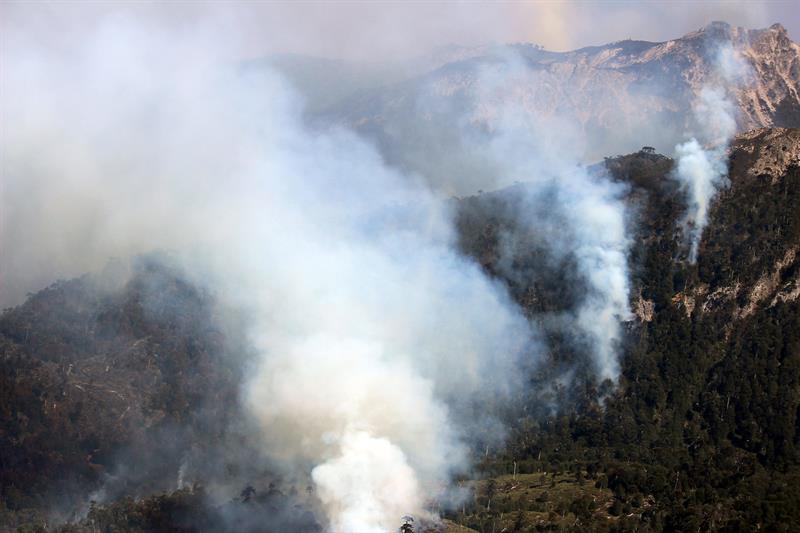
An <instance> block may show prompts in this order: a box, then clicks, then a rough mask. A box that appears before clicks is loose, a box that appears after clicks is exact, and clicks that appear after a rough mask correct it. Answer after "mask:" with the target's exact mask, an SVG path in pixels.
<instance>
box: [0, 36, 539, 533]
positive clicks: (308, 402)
mask: <svg viewBox="0 0 800 533" xmlns="http://www.w3.org/2000/svg"><path fill="white" fill-rule="evenodd" d="M84 39H85V40H84V42H83V45H82V46H81V47H79V48H77V49H70V50H63V51H62V50H46V49H42V48H40V47H39V46H37V43H36V42H33V41H32V40H30V39H28V38H27V37H26V35H25V34H24V33H23V32H18V33H12V34H11V35H7V36H5V43H6V46H5V47H4V51H3V63H4V74H3V76H4V83H3V84H4V94H3V98H2V116H3V123H4V124H5V125H6V126H5V127H4V129H3V139H2V145H3V155H2V157H3V161H2V167H3V188H4V196H3V207H4V208H3V225H2V242H3V247H4V252H3V265H2V268H3V279H4V283H5V286H4V291H5V296H7V297H14V296H16V294H15V290H16V291H19V290H22V291H24V290H26V289H32V288H35V287H36V284H37V283H42V282H44V280H48V278H49V279H52V278H53V277H55V276H56V275H63V276H70V275H74V274H78V273H81V272H84V271H86V270H90V269H92V268H97V267H98V266H100V265H102V264H103V263H104V262H105V261H106V260H107V258H108V257H110V256H123V257H124V256H129V255H131V254H135V253H138V252H146V251H149V250H152V249H154V248H166V249H170V250H173V251H174V252H175V253H176V254H177V256H178V257H179V258H180V259H181V260H182V261H183V262H184V264H185V267H186V269H187V271H188V272H190V273H191V274H192V275H193V276H195V278H196V280H198V281H199V282H201V283H204V284H207V285H209V286H211V287H213V288H214V289H215V291H216V293H217V294H219V295H220V298H221V299H222V300H223V301H224V303H225V304H226V305H228V306H235V307H236V308H239V309H246V310H247V311H248V313H249V316H250V317H251V323H252V328H251V332H250V336H251V339H250V340H251V342H252V344H253V345H254V346H255V347H256V348H257V351H258V353H259V357H258V360H257V362H256V363H255V364H254V366H253V368H252V369H250V372H249V376H250V378H249V380H248V382H247V383H246V384H245V386H244V391H243V401H244V403H245V404H246V405H247V407H248V408H249V412H250V413H251V414H252V418H253V420H254V422H255V424H256V426H257V428H258V431H259V432H260V434H261V435H262V436H263V443H264V452H265V454H266V455H268V456H269V457H271V458H272V459H274V460H275V461H277V462H279V463H280V464H281V465H282V466H283V467H284V468H285V469H286V470H287V471H291V472H292V473H294V474H296V475H303V473H305V474H306V475H310V478H311V479H312V480H313V483H314V484H315V486H316V494H317V497H318V499H319V501H320V502H321V505H322V506H323V508H324V510H325V515H326V516H327V520H328V522H329V528H330V529H331V530H332V531H387V530H392V529H393V528H394V527H396V525H397V524H398V521H399V519H400V517H401V516H402V515H404V514H414V515H424V514H425V512H426V508H427V506H428V504H429V503H430V499H431V498H433V497H435V496H436V495H437V494H438V493H439V492H440V490H441V486H442V485H443V484H445V483H447V481H448V479H449V477H450V475H451V474H452V473H453V472H454V471H456V470H458V469H461V468H463V467H464V466H465V464H464V458H465V444H466V443H467V442H468V441H467V439H468V438H469V435H471V434H473V433H472V431H473V430H474V429H476V428H475V427H474V426H477V425H478V423H477V422H475V421H467V420H465V417H464V416H463V413H464V412H465V411H466V410H467V409H468V408H469V407H470V406H471V404H472V403H474V402H486V403H487V404H488V403H489V402H497V401H502V398H504V397H508V395H510V393H512V392H513V391H514V390H516V387H517V386H518V385H519V381H520V380H521V379H522V377H521V376H520V373H519V372H518V371H517V369H518V361H517V357H518V356H519V354H521V352H522V350H523V348H525V347H526V346H530V343H531V331H530V328H529V325H528V323H527V322H526V320H525V319H524V318H523V317H522V316H521V314H520V313H519V312H518V311H517V309H516V307H515V306H514V305H513V304H512V303H511V302H510V300H509V297H508V296H507V294H506V292H505V291H504V289H502V288H501V287H500V286H499V285H498V284H497V283H495V282H493V281H490V280H489V279H487V278H486V277H485V276H484V275H483V273H482V272H481V270H480V269H479V268H478V267H477V266H476V265H475V264H473V263H472V262H471V261H469V260H466V259H464V258H463V257H461V256H460V255H459V254H457V253H456V252H454V241H455V236H454V234H453V229H452V225H451V214H450V212H449V210H448V207H447V205H448V204H447V203H446V202H444V201H442V200H441V199H440V198H438V197H437V196H436V195H435V194H433V193H432V192H430V191H429V190H428V189H426V188H425V187H423V186H421V185H419V183H418V180H416V179H415V178H414V177H413V176H403V175H400V174H399V173H397V172H395V171H392V170H390V169H388V168H387V167H385V166H384V165H383V164H382V162H381V160H380V158H379V157H378V156H377V155H376V152H375V151H374V150H373V149H372V148H371V147H370V146H367V145H366V144H364V143H362V142H361V141H359V140H358V139H357V138H355V137H354V136H352V135H351V134H349V133H347V132H345V131H332V132H329V133H312V132H309V131H307V130H306V129H305V128H304V127H303V126H302V125H301V124H300V122H299V121H298V118H297V117H298V116H299V115H300V107H301V106H300V103H299V102H297V101H296V99H295V97H294V96H293V95H292V92H291V91H290V90H289V89H288V88H287V87H286V86H284V85H283V84H282V83H281V81H280V80H278V79H276V78H274V77H272V76H271V75H269V74H268V73H254V72H242V71H241V70H239V69H237V68H236V67H235V66H232V65H227V64H226V63H225V62H220V61H219V60H218V58H220V57H226V56H229V54H220V53H219V52H220V50H219V49H218V43H219V35H217V34H215V33H214V32H211V31H209V32H206V31H203V30H202V29H197V30H193V31H192V32H189V33H187V34H184V35H176V34H174V33H169V34H166V33H163V32H160V31H159V29H158V28H154V27H147V28H146V27H143V26H140V25H138V24H135V23H131V22H129V21H126V20H112V21H107V22H106V23H105V24H103V25H102V26H101V27H100V28H98V29H97V31H91V32H89V33H88V34H87V35H86V36H85V37H84ZM211 43H214V45H212V44H211ZM488 414H489V413H487V415H488ZM462 422H463V423H462ZM468 422H469V423H468Z"/></svg>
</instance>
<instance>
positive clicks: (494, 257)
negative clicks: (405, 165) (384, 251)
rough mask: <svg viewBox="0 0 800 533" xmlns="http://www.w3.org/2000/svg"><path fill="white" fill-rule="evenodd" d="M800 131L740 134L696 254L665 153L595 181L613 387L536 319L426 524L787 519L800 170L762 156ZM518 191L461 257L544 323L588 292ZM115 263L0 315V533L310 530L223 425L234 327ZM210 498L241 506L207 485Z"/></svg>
mask: <svg viewBox="0 0 800 533" xmlns="http://www.w3.org/2000/svg"><path fill="white" fill-rule="evenodd" d="M798 139H800V131H798V130H780V131H778V133H777V134H776V133H775V132H769V131H762V132H761V133H759V134H756V135H751V136H749V137H747V138H744V139H742V140H740V141H738V142H737V144H735V145H734V147H733V150H732V155H731V161H730V181H731V184H730V187H729V188H727V189H725V190H723V191H722V192H721V194H720V196H719V197H718V199H717V200H716V201H715V202H714V204H713V206H712V211H711V223H710V225H709V226H708V228H707V229H706V231H705V234H704V238H703V241H702V243H701V247H700V254H699V260H698V262H697V264H691V263H689V262H688V261H687V260H686V246H685V242H683V238H682V233H681V231H680V227H681V219H682V216H683V213H684V206H685V201H684V197H683V194H684V193H683V191H682V190H681V189H680V187H679V186H678V185H677V183H676V181H675V180H673V179H670V176H669V175H670V172H671V171H672V169H673V161H672V160H671V159H669V158H667V157H664V156H662V155H659V154H655V153H652V152H651V151H650V150H646V151H641V152H638V153H634V154H630V155H625V156H617V157H612V158H607V159H606V160H605V161H604V162H603V163H601V164H599V165H597V166H596V167H594V168H593V171H594V172H598V173H599V172H607V173H609V175H610V176H611V177H612V179H614V180H616V181H619V182H622V183H624V184H626V186H627V189H626V190H627V200H628V202H629V205H630V206H631V212H632V213H633V219H634V220H632V221H631V225H632V227H634V228H636V234H635V242H634V244H633V247H632V250H631V256H630V268H631V271H632V272H633V283H632V292H631V305H632V308H633V309H634V311H635V315H636V317H635V318H634V319H633V320H631V321H628V322H626V323H625V337H624V345H623V346H621V348H620V349H621V351H622V353H623V357H622V358H621V365H622V372H621V376H620V379H619V383H616V384H614V383H611V382H609V381H605V382H599V381H598V380H597V378H596V377H595V375H594V373H593V372H592V368H591V366H590V365H586V364H583V363H584V362H585V360H586V358H587V357H588V356H587V354H586V353H584V352H585V350H586V347H582V346H580V345H576V344H575V343H573V342H572V341H571V339H570V338H569V336H568V335H565V333H564V331H563V330H562V329H560V328H558V327H555V326H552V325H549V324H547V323H542V324H541V327H542V329H543V331H545V332H546V334H547V343H548V347H549V353H548V359H547V361H546V363H545V364H544V365H542V367H540V368H537V369H536V371H535V373H534V374H533V375H531V376H530V377H529V379H530V387H529V391H530V392H529V393H528V394H527V395H526V396H525V397H522V398H519V401H518V402H517V403H516V405H514V406H511V407H509V408H508V409H507V410H506V411H505V412H504V417H505V422H506V425H507V427H508V428H509V435H508V438H507V439H506V444H505V446H504V447H502V448H499V449H494V448H493V449H488V448H486V449H484V447H483V446H482V445H477V444H476V447H475V463H476V464H477V468H476V471H475V473H474V475H473V476H471V477H469V478H467V477H465V478H464V479H460V480H457V482H458V484H459V485H461V486H463V487H464V488H465V489H467V492H468V493H469V494H470V496H469V497H467V498H466V500H465V501H464V502H463V503H462V504H461V506H460V507H455V508H450V509H443V515H444V517H445V518H446V519H447V520H446V522H445V525H440V526H437V527H438V528H441V529H447V528H449V530H451V531H468V530H470V529H471V530H475V531H481V532H487V533H488V532H497V533H499V532H501V531H640V532H641V531H707V530H719V531H754V530H764V531H793V530H797V528H798V524H800V424H798V417H799V416H800V308H799V306H800V299H798V294H800V257H798V250H800V166H798V162H797V161H794V162H791V161H790V162H788V163H787V164H786V165H784V166H782V167H780V168H774V167H765V166H764V165H762V164H761V163H762V159H763V158H762V157H761V156H762V155H764V154H770V153H772V152H775V151H777V152H778V155H780V153H781V152H784V151H786V146H788V145H789V144H791V143H795V144H796V143H798V142H799V141H798ZM773 159H774V160H780V158H779V157H775V158H773ZM525 187H526V185H525V184H524V183H521V184H517V185H515V186H513V187H510V188H508V189H504V190H501V191H496V192H491V193H482V194H480V195H477V196H472V197H468V198H461V199H454V200H453V203H454V206H455V208H456V213H457V227H458V231H459V236H460V246H461V249H462V251H463V252H464V254H466V255H468V256H471V257H474V258H475V260H476V261H478V262H479V263H480V265H481V266H482V267H483V269H484V270H485V271H486V272H488V273H489V274H490V275H491V276H493V277H495V278H497V279H499V280H501V281H502V282H503V283H504V284H506V285H507V287H508V288H509V291H510V293H511V295H512V296H513V298H514V299H515V300H516V301H517V302H518V303H519V305H520V306H521V307H522V308H523V309H524V310H525V311H526V313H527V315H528V316H529V317H530V319H531V320H534V321H535V320H539V318H538V317H541V316H546V315H548V314H552V313H559V312H569V310H570V309H571V308H572V307H573V306H574V305H575V303H576V301H577V299H578V297H579V295H580V293H581V290H582V287H581V286H580V282H575V281H574V280H576V279H579V278H580V277H579V276H577V275H576V273H575V270H574V269H575V265H573V264H571V262H570V259H569V257H566V258H563V260H561V261H560V262H559V263H558V264H554V262H553V261H552V260H551V259H550V258H548V257H547V256H546V251H545V246H544V245H543V243H542V242H541V241H540V239H541V236H540V235H539V234H538V233H537V232H536V230H535V227H520V226H519V220H521V219H522V218H524V217H520V216H519V215H520V212H521V211H523V210H525V209H527V208H529V207H530V206H529V205H528V204H526V198H527V196H526V194H525ZM509 250H510V251H511V252H510V253H511V257H509V255H508V254H509ZM121 263H122V262H117V261H112V262H111V263H109V266H108V267H107V268H106V269H105V271H103V272H100V273H95V274H87V275H86V276H83V277H81V278H78V279H74V280H69V281H59V282H57V283H55V284H54V285H52V286H50V287H48V288H47V289H45V290H43V291H41V292H38V293H36V294H32V295H29V298H28V299H27V301H26V302H25V303H24V304H22V305H20V306H18V307H15V308H11V309H6V310H5V311H4V312H3V314H2V316H1V317H0V346H2V353H1V354H0V531H14V530H17V528H19V530H20V531H47V530H50V531H64V532H67V531H70V532H72V531H74V532H78V531H220V530H228V531H319V530H320V525H319V524H318V523H317V522H316V520H315V518H314V514H313V503H311V500H312V499H313V495H310V494H308V493H307V492H310V490H311V488H310V487H309V488H308V491H306V490H301V491H298V490H297V489H296V483H295V482H292V480H285V479H282V477H281V475H280V474H279V473H277V472H274V471H272V470H271V469H270V467H269V465H267V464H264V463H261V462H259V460H258V459H257V458H256V457H257V455H258V454H257V450H256V449H255V445H254V444H252V443H251V440H250V438H251V437H250V436H249V435H248V434H247V433H246V431H245V430H244V429H243V428H241V427H240V426H239V425H238V424H237V423H236V420H237V419H238V418H239V416H238V415H237V413H238V410H239V407H238V396H237V395H238V384H239V382H240V380H241V377H242V376H241V372H242V369H243V368H246V364H243V363H246V361H247V357H248V355H247V347H246V346H244V345H243V344H242V343H241V340H240V338H239V332H240V331H241V327H242V324H240V323H238V322H237V321H236V320H231V318H230V316H226V318H225V319H224V320H223V319H222V317H221V316H218V315H217V314H216V313H217V311H216V307H215V305H214V301H215V295H214V293H213V291H211V290H208V289H206V288H204V287H202V286H199V285H198V284H197V283H193V282H192V281H190V280H188V279H186V277H185V276H184V275H183V273H182V271H181V269H180V268H179V267H177V266H176V265H175V264H173V262H172V261H171V260H170V257H169V255H168V254H153V255H149V256H145V257H140V258H138V259H137V260H136V261H134V263H133V264H132V265H122V264H121ZM570 280H572V281H570ZM565 375H568V376H569V379H564V378H563V377H564V376H565ZM231 447H236V449H237V453H235V454H217V453H215V450H219V449H222V448H225V449H228V450H230V449H231ZM187 450H188V451H187ZM223 456H224V457H233V456H235V457H238V458H239V460H238V461H236V462H224V461H222V460H221V459H219V457H223ZM132 464H135V465H137V467H136V469H135V471H133V472H131V471H124V472H123V471H121V470H120V469H121V468H123V467H122V466H121V465H132ZM187 470H191V471H192V472H193V473H194V476H193V479H197V478H203V479H205V480H207V481H206V483H207V485H203V484H199V483H191V484H189V483H185V482H184V481H183V475H184V473H185V472H186V471H187ZM198 473H199V474H198ZM201 474H202V475H201ZM221 486H224V487H225V488H226V489H228V492H231V491H232V492H233V493H234V494H236V496H235V497H234V498H231V499H229V500H228V501H227V502H222V503H220V502H219V501H217V500H215V499H214V498H212V497H210V496H209V493H210V492H214V491H216V490H218V489H219V488H220V487H221ZM176 487H177V489H176ZM100 490H102V491H103V492H102V493H100V492H98V491H100ZM95 501H101V502H102V503H95ZM212 502H214V503H212ZM399 526H400V524H398V527H399ZM468 528H469V529H468Z"/></svg>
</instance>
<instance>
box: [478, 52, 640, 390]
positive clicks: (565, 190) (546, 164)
mask: <svg viewBox="0 0 800 533" xmlns="http://www.w3.org/2000/svg"><path fill="white" fill-rule="evenodd" d="M503 59H504V60H503V62H501V63H499V64H497V65H492V66H489V67H485V68H483V69H482V71H481V72H480V75H479V76H478V77H477V80H476V82H475V84H476V87H475V88H474V89H473V90H474V92H475V94H476V95H477V98H476V99H477V101H478V102H480V104H481V105H480V106H479V107H478V108H477V109H476V111H475V116H473V117H470V119H469V120H468V121H467V123H473V122H479V123H481V124H482V125H483V127H484V128H485V129H487V130H488V131H489V132H490V135H489V138H488V139H486V138H479V139H478V140H477V141H475V139H474V135H473V136H472V137H468V136H467V135H466V134H465V137H464V141H463V142H464V143H465V145H467V146H469V151H470V153H471V154H473V156H474V157H475V158H476V159H482V160H483V161H484V162H485V163H484V164H485V165H486V166H487V167H489V168H491V169H492V173H493V174H494V176H496V178H495V179H496V180H497V184H498V185H503V184H505V185H509V184H511V183H515V182H517V183H521V184H522V185H523V186H522V187H521V188H519V189H518V194H521V195H523V201H522V204H523V206H524V208H523V209H522V211H521V212H518V213H514V216H515V217H516V222H517V224H518V226H519V230H518V231H519V232H520V235H510V236H508V240H510V241H512V242H514V241H517V240H519V239H520V237H523V238H524V235H525V234H527V235H536V239H537V241H538V242H539V243H540V244H541V245H543V246H544V248H545V249H546V251H547V254H549V256H550V257H551V260H552V261H553V262H554V263H557V262H558V261H561V260H564V259H569V260H572V261H574V262H575V263H576V265H577V272H576V274H577V279H574V280H570V281H569V282H570V283H574V284H582V285H583V286H584V287H585V291H584V294H583V296H582V298H580V301H579V302H578V304H577V306H576V307H575V308H574V309H572V310H570V311H569V312H566V313H565V314H563V316H560V317H556V318H557V320H556V321H557V322H558V323H559V324H560V326H559V327H560V328H561V330H562V332H563V333H565V334H566V335H567V336H568V337H570V338H572V339H573V340H574V341H575V342H576V343H577V344H579V345H580V346H582V347H583V348H585V349H586V351H587V352H588V353H589V355H590V356H591V358H592V361H593V364H594V370H595V373H596V375H597V376H599V378H600V380H604V379H610V380H612V381H614V380H616V378H617V377H618V374H619V350H620V347H619V341H620V339H621V335H622V330H621V322H622V321H625V320H629V319H630V317H631V316H632V315H631V311H630V305H629V292H630V275H629V268H628V253H629V250H630V247H631V238H630V235H629V227H628V225H629V223H630V221H629V216H628V210H627V206H626V203H625V194H626V192H627V189H626V187H625V186H624V185H623V184H621V183H615V182H612V181H611V180H610V179H609V176H608V175H606V174H605V173H604V172H603V171H601V170H593V171H589V169H587V168H586V167H585V166H583V165H581V164H580V161H582V160H583V155H584V150H585V149H586V139H585V136H584V135H583V134H582V133H581V128H580V125H579V124H578V123H577V121H571V120H570V119H569V118H567V117H562V116H542V115H541V113H536V112H535V111H532V110H531V109H528V108H526V105H527V104H528V102H526V99H527V98H528V96H527V95H525V94H522V95H519V94H516V93H514V92H512V93H509V92H508V89H507V87H511V88H512V89H511V91H514V90H515V89H513V88H515V87H526V86H534V87H535V86H537V84H538V81H537V80H536V77H537V76H539V73H537V72H536V71H533V70H531V69H530V68H528V67H527V65H526V63H525V60H524V58H521V57H520V56H519V55H518V54H516V53H514V52H513V51H509V52H508V53H507V54H506V55H505V57H504V58H503ZM511 253H513V249H511V250H505V254H506V255H507V256H508V255H509V254H511ZM511 262H512V260H511V258H510V257H506V258H504V259H501V264H502V263H504V264H506V265H509V264H510V263H511ZM509 269H511V270H513V268H511V267H509ZM505 274H506V275H508V276H510V277H514V276H517V275H518V273H516V272H513V271H510V270H506V272H505Z"/></svg>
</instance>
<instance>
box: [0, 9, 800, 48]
mask: <svg viewBox="0 0 800 533" xmlns="http://www.w3.org/2000/svg"><path fill="white" fill-rule="evenodd" d="M0 15H2V16H0V29H2V28H3V27H9V26H10V27H15V28H16V29H22V28H24V29H25V31H26V32H31V33H33V34H34V35H36V36H37V38H38V39H39V40H40V41H42V42H43V43H47V44H48V45H52V46H57V47H65V46H68V45H69V44H70V43H71V42H75V41H76V40H80V36H81V35H82V34H84V33H85V32H86V29H87V25H93V24H97V22H98V21H99V20H101V19H102V18H103V17H107V16H128V15H133V16H135V17H138V18H143V19H144V20H146V21H147V22H148V23H152V24H166V25H167V26H169V27H171V28H174V29H175V30H176V31H185V30H189V29H191V28H192V27H193V26H194V25H197V24H198V23H201V22H202V23H203V24H205V25H208V24H211V25H212V26H216V27H217V28H218V29H219V35H220V38H221V39H222V38H223V37H222V36H225V37H224V38H225V39H226V40H230V39H236V40H237V42H236V43H235V46H233V47H232V46H230V44H231V43H226V45H227V46H226V47H227V49H229V50H237V52H236V53H237V54H238V55H241V56H243V57H258V56H261V55H264V54H268V53H274V52H295V53H303V54H313V55H321V56H326V57H345V58H351V59H381V58H387V57H388V58H392V57H398V56H400V57H402V56H411V55H415V54H419V53H422V52H424V51H426V50H428V49H430V48H432V47H436V46H443V45H447V44H464V45H476V44H486V43H490V42H518V41H527V42H534V43H538V44H542V45H544V46H545V47H546V48H548V49H551V50H568V49H573V48H577V47H581V46H587V45H594V44H602V43H606V42H610V41H616V40H621V39H626V38H629V37H630V38H634V39H645V40H651V41H662V40H667V39H671V38H675V37H678V36H681V35H683V34H685V33H687V32H689V31H692V30H695V29H697V28H700V27H701V26H704V25H705V24H707V23H708V22H710V21H712V20H725V21H727V22H729V23H731V24H734V25H740V26H745V27H748V28H761V27H766V26H769V25H770V24H772V23H774V22H780V23H781V24H783V25H784V26H785V27H786V28H787V29H788V30H789V33H790V35H791V36H792V38H793V39H794V40H795V41H796V40H798V38H800V0H773V1H761V2H758V1H745V2H742V1H707V2H699V1H691V0H683V1H671V2H663V1H643V2H630V1H610V0H607V1H600V0H585V1H537V2H491V3H489V2H464V1H450V2H421V1H405V2H394V1H378V2H353V1H328V2H322V1H306V2H302V1H295V2H257V1H247V2H242V1H228V2H189V1H174V2H169V3H157V2H143V1H137V2H133V1H127V0H117V1H108V2H92V1H84V2H68V1H65V0H59V1H38V2H30V1H29V2H25V3H22V2H0ZM231 30H233V31H231Z"/></svg>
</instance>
